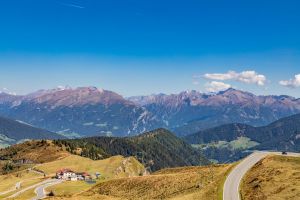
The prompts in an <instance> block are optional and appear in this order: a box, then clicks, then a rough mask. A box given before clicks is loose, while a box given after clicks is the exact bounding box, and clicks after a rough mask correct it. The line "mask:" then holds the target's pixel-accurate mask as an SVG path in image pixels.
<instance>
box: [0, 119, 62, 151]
mask: <svg viewBox="0 0 300 200" xmlns="http://www.w3.org/2000/svg"><path fill="white" fill-rule="evenodd" d="M63 138H65V137H63V136H62V135H59V134H56V133H53V132H50V131H47V130H43V129H40V128H36V127H33V126H31V125H28V124H25V123H23V122H20V121H15V120H12V119H7V118H3V117H0V146H2V147H3V146H7V145H11V144H15V143H17V142H20V141H22V140H26V139H63Z"/></svg>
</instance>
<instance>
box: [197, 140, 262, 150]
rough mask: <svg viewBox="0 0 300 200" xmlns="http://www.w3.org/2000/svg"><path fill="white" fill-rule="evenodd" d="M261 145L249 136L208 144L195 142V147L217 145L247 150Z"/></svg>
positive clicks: (217, 146) (218, 146)
mask: <svg viewBox="0 0 300 200" xmlns="http://www.w3.org/2000/svg"><path fill="white" fill-rule="evenodd" d="M257 145H259V143H257V142H255V141H252V140H251V139H250V138H247V137H239V138H238V139H237V140H232V141H230V142H227V141H218V142H212V143H208V144H193V145H192V146H193V147H194V148H205V147H216V148H219V149H222V148H227V149H230V150H245V149H249V148H252V147H255V146H257Z"/></svg>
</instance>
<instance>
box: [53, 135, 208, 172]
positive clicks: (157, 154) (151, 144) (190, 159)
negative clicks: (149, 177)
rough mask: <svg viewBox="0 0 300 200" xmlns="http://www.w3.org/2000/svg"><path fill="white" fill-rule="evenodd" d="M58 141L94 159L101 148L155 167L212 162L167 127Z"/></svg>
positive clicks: (109, 153) (103, 150)
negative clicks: (135, 132) (133, 157)
mask: <svg viewBox="0 0 300 200" xmlns="http://www.w3.org/2000/svg"><path fill="white" fill-rule="evenodd" d="M55 143H56V144H62V145H64V146H67V147H69V149H70V150H71V151H73V150H75V152H76V149H78V148H80V149H82V154H81V155H83V156H86V157H90V158H92V159H95V156H96V155H95V152H96V151H99V152H101V153H100V154H101V155H105V154H104V153H103V152H105V153H106V154H107V155H111V156H114V155H123V156H125V157H128V156H135V157H137V159H138V160H139V161H140V162H141V163H143V164H144V165H145V166H146V167H149V169H151V170H152V171H156V170H159V169H162V168H166V167H180V166H197V165H205V164H208V163H209V161H208V160H207V159H206V158H205V157H204V156H203V155H202V153H201V152H200V151H198V150H197V149H194V148H192V147H191V146H190V145H189V144H188V143H186V142H185V141H183V140H182V139H180V138H178V137H176V136H175V135H174V134H172V133H171V132H170V131H168V130H166V129H156V130H153V131H150V132H146V133H143V134H141V135H138V136H133V137H104V136H102V137H91V138H82V139H73V140H58V141H55ZM91 145H94V146H91ZM97 148H99V149H97ZM96 154H97V153H96Z"/></svg>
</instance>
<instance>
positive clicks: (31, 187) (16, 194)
mask: <svg viewBox="0 0 300 200" xmlns="http://www.w3.org/2000/svg"><path fill="white" fill-rule="evenodd" d="M55 181H56V179H47V180H45V181H42V182H40V183H37V184H34V185H32V186H29V187H27V188H24V189H22V190H20V191H18V192H16V193H15V194H13V195H11V196H9V197H7V198H15V197H17V196H19V195H20V194H22V193H24V192H26V191H28V190H31V189H34V188H36V187H38V186H40V185H44V184H47V183H51V182H55Z"/></svg>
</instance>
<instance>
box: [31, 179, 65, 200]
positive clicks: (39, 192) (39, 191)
mask: <svg viewBox="0 0 300 200" xmlns="http://www.w3.org/2000/svg"><path fill="white" fill-rule="evenodd" d="M61 182H62V180H57V179H55V180H54V181H52V182H50V183H46V184H44V185H40V186H38V187H37V188H35V190H34V192H35V193H36V197H34V198H33V199H32V200H38V199H43V198H45V197H47V194H46V192H45V189H46V188H47V187H50V186H53V185H57V184H60V183H61Z"/></svg>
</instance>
